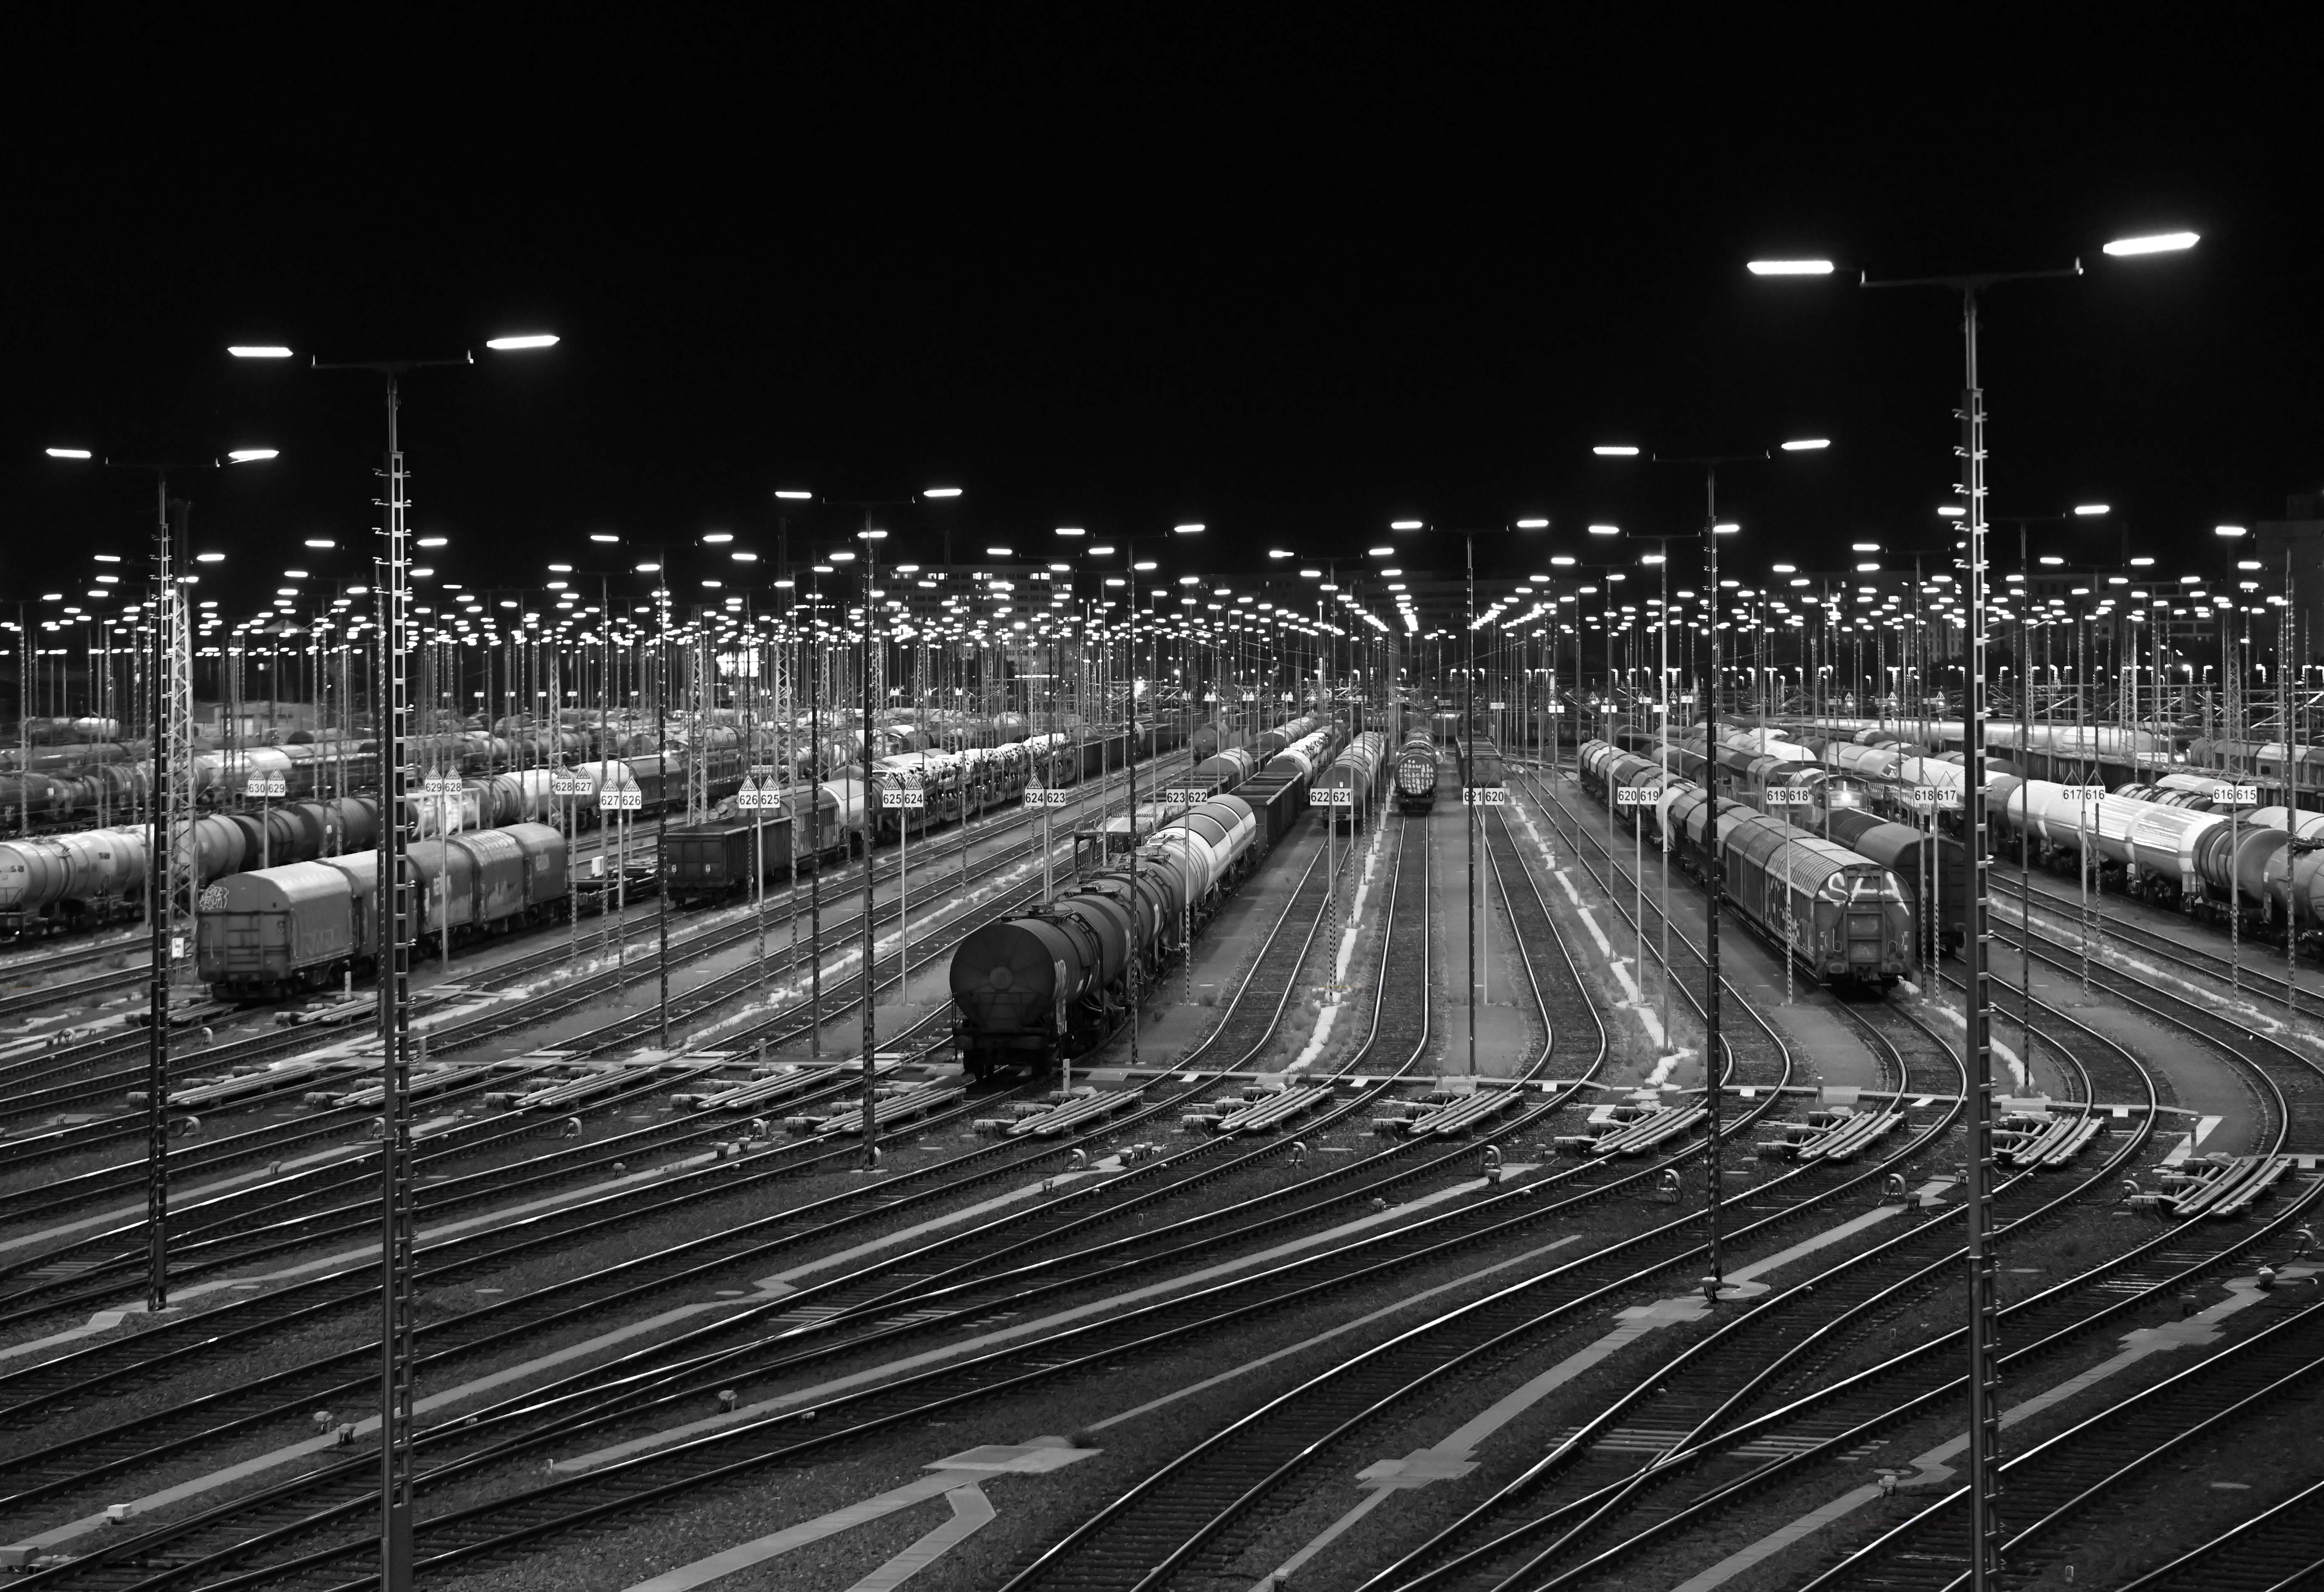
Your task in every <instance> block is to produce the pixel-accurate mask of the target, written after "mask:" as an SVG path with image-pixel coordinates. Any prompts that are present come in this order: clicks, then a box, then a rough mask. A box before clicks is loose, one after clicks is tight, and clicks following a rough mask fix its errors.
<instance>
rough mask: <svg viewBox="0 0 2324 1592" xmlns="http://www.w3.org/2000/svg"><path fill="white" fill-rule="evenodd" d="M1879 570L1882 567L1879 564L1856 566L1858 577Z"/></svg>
mask: <svg viewBox="0 0 2324 1592" xmlns="http://www.w3.org/2000/svg"><path fill="white" fill-rule="evenodd" d="M1878 568H1880V566H1879V565H1877V564H1858V565H1857V566H1856V572H1857V573H1858V575H1869V574H1871V573H1872V572H1873V571H1874V570H1875V569H1878Z"/></svg>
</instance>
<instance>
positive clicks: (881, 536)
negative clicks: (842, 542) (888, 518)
mask: <svg viewBox="0 0 2324 1592" xmlns="http://www.w3.org/2000/svg"><path fill="white" fill-rule="evenodd" d="M855 540H856V541H887V540H888V533H887V532H885V531H858V532H856V533H855Z"/></svg>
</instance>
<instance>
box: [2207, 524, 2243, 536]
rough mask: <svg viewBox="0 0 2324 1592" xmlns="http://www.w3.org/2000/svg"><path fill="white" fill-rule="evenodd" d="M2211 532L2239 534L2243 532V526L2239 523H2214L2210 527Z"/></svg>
mask: <svg viewBox="0 0 2324 1592" xmlns="http://www.w3.org/2000/svg"><path fill="white" fill-rule="evenodd" d="M2211 534H2212V535H2214V536H2231V537H2232V536H2241V535H2242V534H2244V528H2243V527H2242V526H2241V525H2214V526H2212V527H2211Z"/></svg>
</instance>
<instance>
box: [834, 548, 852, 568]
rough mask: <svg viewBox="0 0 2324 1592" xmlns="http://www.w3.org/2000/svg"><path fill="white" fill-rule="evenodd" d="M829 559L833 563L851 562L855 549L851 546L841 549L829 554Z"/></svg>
mask: <svg viewBox="0 0 2324 1592" xmlns="http://www.w3.org/2000/svg"><path fill="white" fill-rule="evenodd" d="M831 561H832V562H833V563H835V564H852V563H853V562H854V561H855V551H854V550H853V548H847V549H843V550H842V551H838V552H835V553H833V554H832V555H831Z"/></svg>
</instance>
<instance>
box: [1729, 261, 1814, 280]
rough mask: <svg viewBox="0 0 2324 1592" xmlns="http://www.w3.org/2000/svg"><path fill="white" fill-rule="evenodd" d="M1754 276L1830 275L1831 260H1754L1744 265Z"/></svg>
mask: <svg viewBox="0 0 2324 1592" xmlns="http://www.w3.org/2000/svg"><path fill="white" fill-rule="evenodd" d="M1744 269H1745V270H1747V271H1748V272H1749V273H1751V274H1752V275H1754V276H1830V275H1831V261H1829V260H1753V261H1751V262H1749V263H1748V264H1746V265H1745V266H1744Z"/></svg>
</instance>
